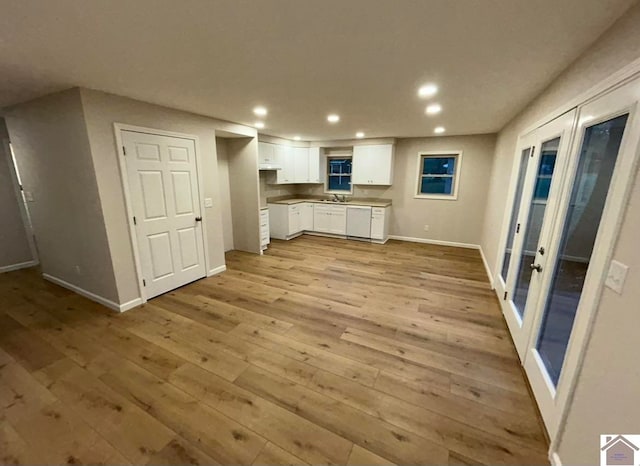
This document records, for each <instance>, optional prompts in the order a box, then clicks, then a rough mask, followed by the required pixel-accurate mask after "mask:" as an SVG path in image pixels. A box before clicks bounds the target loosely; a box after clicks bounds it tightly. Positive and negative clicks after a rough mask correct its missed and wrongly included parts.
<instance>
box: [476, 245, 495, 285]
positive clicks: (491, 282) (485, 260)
mask: <svg viewBox="0 0 640 466" xmlns="http://www.w3.org/2000/svg"><path fill="white" fill-rule="evenodd" d="M478 250H479V251H480V257H481V258H482V263H483V264H484V270H485V271H486V272H487V277H489V284H490V285H491V289H492V290H493V289H495V286H494V285H493V274H492V273H491V269H490V268H489V263H488V262H487V258H486V257H485V255H484V251H483V250H482V246H478Z"/></svg>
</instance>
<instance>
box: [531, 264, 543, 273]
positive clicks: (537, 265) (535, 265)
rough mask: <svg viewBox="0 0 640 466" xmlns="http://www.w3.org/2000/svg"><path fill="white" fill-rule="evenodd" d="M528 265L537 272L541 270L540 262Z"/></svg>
mask: <svg viewBox="0 0 640 466" xmlns="http://www.w3.org/2000/svg"><path fill="white" fill-rule="evenodd" d="M529 267H530V268H531V270H535V271H536V272H538V273H540V272H542V266H541V265H540V264H529Z"/></svg>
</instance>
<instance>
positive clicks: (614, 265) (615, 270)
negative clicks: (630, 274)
mask: <svg viewBox="0 0 640 466" xmlns="http://www.w3.org/2000/svg"><path fill="white" fill-rule="evenodd" d="M628 270H629V267H628V266H627V265H625V264H622V263H620V262H618V261H613V260H612V261H611V265H610V266H609V273H608V274H607V278H606V280H605V282H604V284H605V285H606V286H608V287H609V288H611V289H612V290H613V291H615V292H616V293H618V294H622V289H623V287H624V281H625V279H626V278H627V271H628Z"/></svg>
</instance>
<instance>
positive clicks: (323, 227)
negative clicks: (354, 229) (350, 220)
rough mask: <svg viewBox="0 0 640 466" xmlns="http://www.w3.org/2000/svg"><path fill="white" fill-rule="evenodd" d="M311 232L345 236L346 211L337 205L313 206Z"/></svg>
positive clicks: (343, 207)
mask: <svg viewBox="0 0 640 466" xmlns="http://www.w3.org/2000/svg"><path fill="white" fill-rule="evenodd" d="M313 231H315V232H318V233H331V234H332V235H346V234H347V209H346V207H345V206H339V205H317V204H316V205H315V206H314V208H313Z"/></svg>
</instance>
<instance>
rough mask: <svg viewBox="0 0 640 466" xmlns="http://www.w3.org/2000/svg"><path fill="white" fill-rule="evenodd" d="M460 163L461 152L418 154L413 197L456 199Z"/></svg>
mask: <svg viewBox="0 0 640 466" xmlns="http://www.w3.org/2000/svg"><path fill="white" fill-rule="evenodd" d="M461 161H462V152H438V153H433V152H430V153H422V154H420V156H419V159H418V183H417V187H416V196H415V197H417V198H424V199H451V200H455V199H457V197H458V181H459V175H460V163H461Z"/></svg>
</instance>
